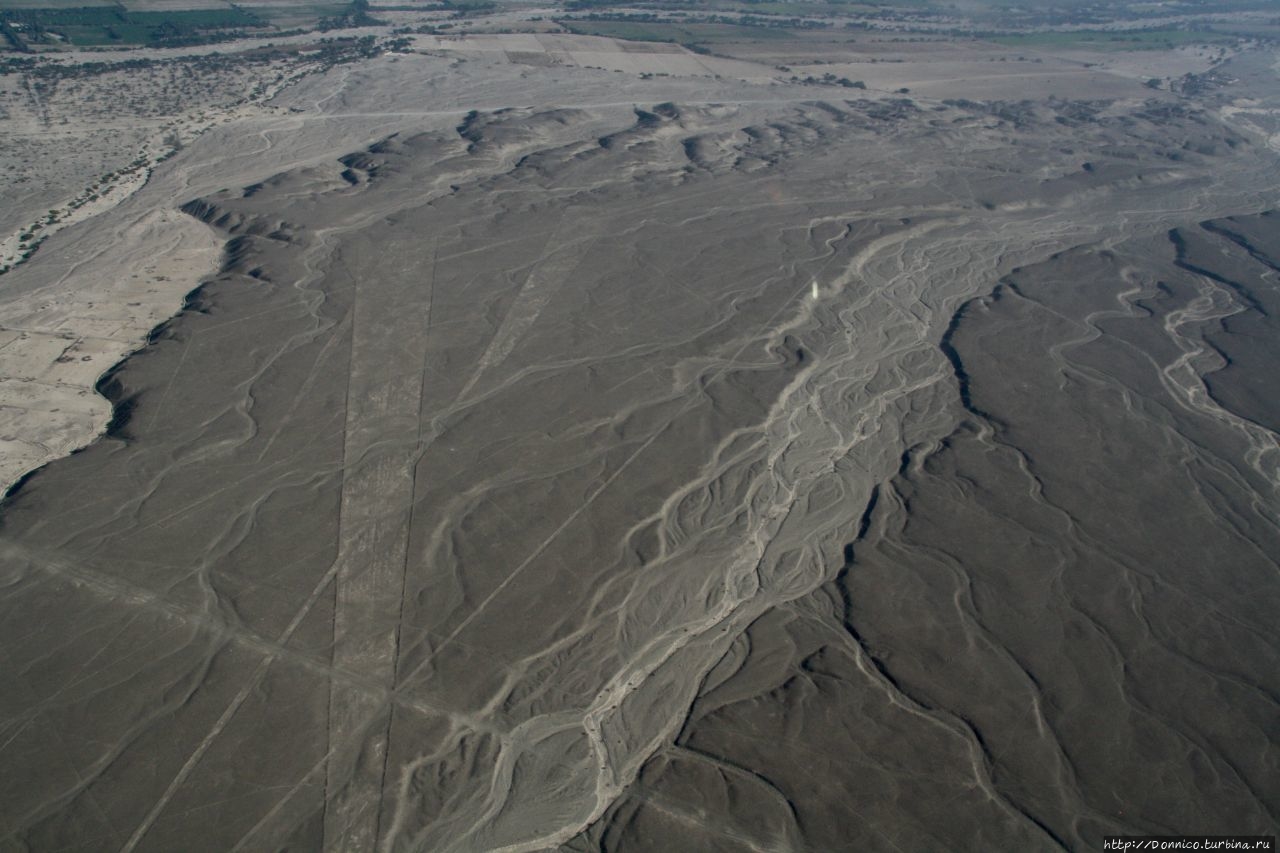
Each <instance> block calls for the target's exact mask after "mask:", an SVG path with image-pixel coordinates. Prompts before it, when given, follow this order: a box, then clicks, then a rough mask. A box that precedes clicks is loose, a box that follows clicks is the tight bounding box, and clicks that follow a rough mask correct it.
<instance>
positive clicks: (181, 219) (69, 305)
mask: <svg viewBox="0 0 1280 853" xmlns="http://www.w3.org/2000/svg"><path fill="white" fill-rule="evenodd" d="M221 251H222V243H221V242H220V241H219V240H217V239H216V238H215V236H214V234H213V232H212V231H211V230H210V229H209V228H207V227H206V226H205V225H203V224H202V223H200V222H197V221H195V220H194V219H192V218H191V217H189V216H186V215H185V214H183V213H180V212H179V211H177V210H171V209H157V210H152V211H150V212H147V213H144V214H143V215H141V216H140V217H138V218H137V219H136V220H134V221H133V222H131V223H128V224H127V225H125V226H124V227H121V228H120V229H119V231H118V232H117V233H116V234H115V235H114V239H113V240H111V241H110V242H108V243H107V245H106V246H105V247H104V248H103V249H102V250H101V251H99V252H97V253H96V254H95V255H93V256H92V258H91V260H90V261H89V262H86V263H81V264H79V265H77V266H76V267H74V268H73V270H72V271H71V273H70V274H68V275H66V276H64V277H62V278H61V279H59V280H58V281H56V282H53V283H51V284H49V285H46V286H45V287H41V288H39V289H36V290H34V291H33V292H31V293H28V294H24V295H23V296H21V297H19V298H17V299H14V300H13V301H10V302H8V303H7V304H3V305H0V335H2V337H0V341H2V342H3V345H2V346H0V482H2V483H3V484H4V485H5V486H6V487H7V486H9V485H11V484H13V483H14V482H16V481H17V480H18V479H19V478H20V477H22V475H23V474H25V473H27V472H28V471H31V470H33V469H35V468H38V467H39V466H41V465H43V464H45V463H46V462H49V461H50V460H52V459H56V458H58V457H61V456H66V455H67V454H69V453H71V452H73V451H75V450H77V449H79V448H81V447H84V446H85V445H87V444H89V443H91V442H92V441H93V440H95V439H96V438H97V437H98V436H99V435H101V434H102V431H103V429H105V427H106V425H107V423H108V421H109V420H110V418H111V404H110V403H108V402H107V400H106V399H105V398H103V397H102V396H100V395H99V394H97V393H96V392H95V391H94V386H95V385H96V384H97V382H98V379H99V377H100V376H102V374H103V373H104V372H105V371H107V370H108V369H109V368H110V367H111V366H112V365H114V364H116V363H117V362H118V361H120V360H121V359H122V358H124V357H125V356H126V355H128V354H129V353H130V352H132V351H133V350H136V349H137V348H138V347H140V346H141V345H142V344H143V343H144V342H145V340H146V337H147V334H148V332H150V331H151V329H153V328H154V327H155V326H156V325H158V324H159V323H162V322H163V321H164V320H165V319H167V318H168V317H169V316H171V315H172V314H173V309H174V307H175V305H174V297H175V293H174V290H175V285H176V286H177V288H178V289H184V290H189V289H191V288H193V287H195V286H196V283H197V282H198V281H200V279H201V278H203V277H204V276H206V275H208V274H210V273H211V272H213V271H214V269H215V268H216V265H217V262H218V258H219V257H220V255H221Z"/></svg>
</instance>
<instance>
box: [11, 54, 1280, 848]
mask: <svg viewBox="0 0 1280 853" xmlns="http://www.w3.org/2000/svg"><path fill="white" fill-rule="evenodd" d="M1236 61H1237V62H1239V63H1241V65H1240V68H1239V71H1238V72H1237V77H1238V79H1239V80H1242V81H1244V82H1243V83H1241V84H1240V85H1252V84H1251V83H1250V81H1261V82H1259V83H1257V86H1258V91H1257V92H1254V91H1253V90H1250V94H1253V95H1254V96H1255V98H1257V99H1258V100H1254V101H1253V102H1251V103H1252V104H1253V107H1252V108H1253V109H1256V110H1261V109H1262V108H1263V107H1264V106H1266V104H1265V103H1264V99H1265V97H1266V95H1265V92H1266V91H1267V89H1266V86H1267V85H1270V84H1271V83H1273V82H1274V68H1273V66H1271V65H1270V64H1268V63H1270V62H1273V61H1274V60H1273V59H1266V60H1265V61H1263V60H1261V59H1258V58H1257V57H1254V58H1252V59H1251V58H1250V57H1242V58H1241V59H1239V60H1236ZM1248 62H1253V63H1254V64H1252V65H1248V64H1246V63H1248ZM1268 75H1271V76H1270V77H1269V76H1268ZM1268 81H1270V82H1268ZM446 83H447V84H448V85H444V84H446ZM619 87H622V88H621V89H619ZM1126 87H1127V88H1126ZM1113 90H1114V91H1113ZM966 91H967V92H968V94H965V93H964V92H953V93H951V94H953V95H955V97H948V98H947V99H946V100H945V101H943V100H933V99H929V98H918V99H913V98H911V97H909V96H897V95H894V96H890V95H887V94H883V93H857V92H851V91H849V90H846V89H832V88H830V87H823V88H817V87H795V86H785V85H774V84H768V83H765V82H760V81H754V82H746V81H735V80H731V79H729V78H727V77H724V78H721V79H716V78H712V77H697V78H694V77H689V78H676V77H673V78H670V79H664V80H660V81H652V80H646V81H643V83H642V82H641V81H639V80H636V79H631V78H627V82H623V83H618V82H617V78H615V75H614V73H613V72H604V71H594V70H591V69H585V68H555V69H552V70H550V71H546V70H541V71H539V72H538V73H537V74H534V73H531V72H530V71H528V69H523V70H521V67H520V66H518V65H512V64H505V65H504V64H501V63H497V62H495V61H493V60H491V59H486V58H485V57H483V56H475V57H471V58H465V61H460V57H458V56H454V55H448V56H415V57H406V58H403V59H399V60H398V61H396V62H392V61H389V60H386V59H384V60H378V61H376V62H374V63H371V64H370V66H368V67H363V66H357V67H353V68H341V69H335V70H334V71H333V72H331V73H329V74H327V75H325V76H323V77H317V78H314V79H312V80H308V81H306V82H304V83H303V84H300V85H299V86H297V87H295V88H293V89H290V90H289V91H288V92H286V93H285V94H284V95H282V96H280V101H279V103H280V104H281V105H283V106H286V107H287V106H290V105H293V106H295V107H297V109H298V110H299V112H298V113H296V114H289V115H287V116H281V117H274V118H269V119H267V118H263V119H257V120H256V121H259V122H261V124H258V125H251V124H249V123H248V122H249V121H250V120H248V119H246V120H244V121H243V122H241V123H240V124H237V125H228V126H227V127H226V128H225V129H219V130H214V131H211V132H209V133H207V134H205V136H203V137H201V139H200V140H198V141H197V142H196V143H194V144H193V145H192V146H191V147H190V148H189V149H188V150H187V151H185V152H184V153H183V154H182V155H181V156H180V157H178V158H175V159H174V160H173V161H171V163H169V164H166V166H165V168H164V169H162V170H159V171H158V172H157V174H156V176H155V178H154V181H153V183H149V184H148V187H147V188H146V189H145V190H143V191H141V192H140V193H138V194H136V195H135V196H134V197H132V198H131V199H130V201H129V202H128V203H127V205H133V207H129V206H125V207H122V211H123V212H122V213H121V214H120V215H121V216H124V215H126V214H128V213H129V211H131V210H134V211H138V215H141V213H142V212H143V211H145V210H146V209H147V207H146V205H148V204H151V205H159V204H160V201H159V200H160V199H163V198H172V199H175V200H181V201H183V202H185V204H184V205H183V207H182V211H183V215H182V216H181V219H182V221H183V222H184V223H185V224H184V225H183V226H181V227H185V228H195V227H198V228H199V229H204V231H203V232H202V233H206V238H208V235H213V236H214V237H216V239H217V240H218V241H220V242H221V243H222V244H223V254H222V260H221V262H220V266H219V269H218V271H217V272H216V273H215V274H212V275H211V276H209V277H208V278H207V279H206V280H205V281H204V282H203V283H202V284H200V286H199V287H198V289H196V290H194V291H193V292H191V293H190V295H189V296H188V297H187V302H186V306H185V308H184V309H183V310H182V311H181V313H179V314H178V315H177V316H176V317H174V318H173V319H172V320H170V321H168V322H166V323H164V324H163V325H162V326H160V327H159V328H157V329H156V330H155V331H154V332H153V333H152V334H151V335H150V338H149V342H148V343H147V345H146V346H145V347H144V348H143V349H141V350H140V351H139V352H138V353H137V354H135V355H133V356H132V357H130V358H128V359H126V360H125V361H123V362H122V363H121V364H120V365H119V366H118V367H117V368H115V369H114V370H112V371H111V372H110V373H109V374H108V376H107V377H106V378H105V379H104V380H103V382H102V383H101V384H100V386H99V387H100V389H101V390H102V391H103V392H104V393H105V394H106V395H107V397H108V398H109V399H110V400H111V402H112V403H113V404H114V406H115V409H114V411H115V415H114V420H113V422H112V424H111V427H110V429H109V431H108V433H107V435H106V436H105V437H103V438H102V439H101V440H99V441H97V442H96V443H94V444H92V445H91V446H89V447H87V448H85V449H84V450H82V451H80V452H78V453H76V454H74V455H73V456H70V457H68V458H64V459H61V460H58V461H55V462H52V463H50V464H49V465H47V466H45V467H44V468H42V469H40V470H39V471H37V472H36V473H35V474H33V475H32V476H30V477H28V478H27V479H26V480H25V481H24V482H23V483H22V484H21V485H20V486H19V487H18V488H17V489H15V490H14V491H13V493H11V495H10V496H9V498H8V499H7V501H6V503H5V505H4V507H3V516H2V518H0V523H2V526H0V647H3V648H4V649H5V654H4V655H3V656H0V684H6V685H9V687H8V688H7V689H5V690H0V763H2V765H3V767H4V768H5V771H4V773H2V774H0V827H3V832H4V833H7V834H5V835H3V836H2V837H0V849H3V850H6V851H7V850H9V849H13V850H122V851H133V850H139V851H141V850H155V851H172V850H245V851H255V850H276V849H296V850H315V849H322V848H324V849H331V850H375V849H378V850H397V851H400V850H423V851H479V850H510V851H536V850H556V849H558V850H564V851H582V852H583V853H585V851H595V850H610V851H615V850H616V851H672V850H690V851H692V850H697V851H713V850H721V851H746V850H755V851H763V850H796V851H833V850H850V851H879V850H885V851H892V850H912V851H931V850H1056V849H1072V850H1083V849H1098V845H1099V844H1100V839H1101V837H1102V836H1103V835H1107V834H1119V833H1178V832H1207V833H1227V832H1232V833H1251V834H1262V833H1274V832H1275V831H1276V826H1277V823H1276V815H1277V813H1278V812H1280V802H1277V791H1280V785H1277V781H1278V780H1277V768H1276V751H1275V739H1276V734H1277V733H1276V719H1277V716H1276V712H1277V698H1276V697H1277V692H1278V691H1280V683H1278V682H1277V673H1280V665H1278V664H1280V655H1278V654H1277V639H1276V634H1275V631H1274V617H1275V614H1276V612H1277V606H1278V605H1280V582H1278V581H1277V571H1276V570H1277V555H1280V516H1278V510H1277V508H1278V507H1280V494H1278V491H1280V446H1278V445H1277V429H1278V428H1280V405H1278V404H1277V400H1280V393H1278V392H1280V387H1278V386H1280V381H1278V380H1277V377H1278V376H1280V371H1277V370H1276V369H1275V367H1276V364H1277V355H1278V352H1277V348H1278V347H1280V343H1278V342H1280V335H1277V331H1280V330H1277V328H1276V322H1277V321H1276V317H1277V316H1280V315H1278V314H1277V309H1278V308H1280V290H1278V288H1280V279H1278V276H1280V214H1277V213H1275V212H1274V211H1275V210H1276V209H1277V207H1280V204H1278V203H1277V202H1278V196H1277V189H1278V188H1280V169H1278V168H1277V159H1276V156H1277V155H1276V152H1275V151H1273V150H1271V149H1269V148H1268V146H1267V144H1266V143H1267V140H1266V137H1265V135H1264V134H1260V133H1256V132H1246V131H1244V130H1241V128H1240V126H1239V125H1232V124H1228V123H1224V121H1223V120H1222V119H1221V118H1220V116H1219V112H1218V111H1217V109H1216V106H1215V104H1216V102H1209V101H1205V102H1203V103H1198V102H1193V101H1188V100H1184V99H1178V98H1174V97H1172V96H1168V95H1167V94H1155V93H1152V92H1150V91H1147V90H1145V89H1144V88H1143V87H1142V86H1141V85H1140V84H1139V83H1137V82H1135V81H1131V80H1129V81H1122V80H1120V78H1116V79H1115V80H1113V81H1109V82H1108V83H1107V95H1106V97H1107V100H1105V101H1103V100H1099V99H1096V98H1092V97H1089V96H1088V93H1087V92H1084V93H1081V94H1080V97H1074V98H1071V99H1068V98H1066V97H1062V96H1060V97H1055V98H1052V99H1050V98H1041V99H1037V100H1032V101H1022V102H1009V101H1000V102H995V101H984V100H983V99H982V97H981V89H980V87H978V88H974V89H972V90H966ZM1116 91H1123V92H1128V94H1127V96H1126V97H1123V98H1117V97H1116V94H1115V92H1116ZM861 94H866V95H867V96H866V97H865V98H851V97H848V96H849V95H861ZM1061 94H1062V95H1065V94H1068V93H1065V92H1064V93H1061ZM219 146H222V147H221V148H220V147H219ZM147 193H152V195H150V196H148V195H147ZM148 199H151V200H150V201H148ZM201 223H203V224H201ZM174 227H178V226H174ZM76 228H78V229H82V231H83V232H84V234H85V236H84V237H82V238H78V239H79V242H72V241H70V240H68V241H67V242H66V244H65V247H64V248H59V245H54V244H52V243H51V245H50V246H49V247H48V250H47V255H48V256H47V257H46V258H44V259H43V260H42V261H41V264H42V265H43V266H41V267H36V265H35V264H32V265H31V269H30V270H27V269H25V268H24V269H23V270H20V271H19V272H18V273H17V274H15V275H13V276H12V277H11V278H12V281H13V282H14V283H15V284H14V285H13V287H14V288H16V289H15V290H11V291H10V292H9V293H8V295H7V296H6V298H7V299H9V300H10V301H12V300H15V299H31V298H33V297H32V294H39V293H42V292H45V291H44V290H42V289H45V288H56V287H57V286H59V284H60V283H65V280H66V279H65V276H64V277H62V278H59V277H58V275H57V271H58V270H59V269H63V268H64V267H60V266H59V265H60V264H62V265H65V266H66V267H75V266H76V265H77V264H80V263H83V260H81V261H76V260H75V258H76V257H77V255H76V252H77V251H84V250H85V249H84V247H91V246H93V245H94V244H93V242H92V240H93V239H94V238H93V235H94V234H102V233H106V232H104V231H102V230H101V229H100V228H99V230H98V231H94V230H93V228H92V227H90V224H89V223H86V224H82V225H80V226H76ZM74 231H75V229H68V232H67V233H68V234H73V236H74V233H73V232H74ZM101 239H102V240H103V241H104V242H103V244H101V245H99V247H98V249H97V250H98V251H100V252H103V253H107V254H106V255H105V256H106V257H114V256H113V255H111V254H110V253H111V252H115V251H117V248H114V245H115V244H110V245H108V243H110V241H109V240H108V239H107V238H105V237H104V238H101ZM77 247H80V248H77ZM120 263H121V264H122V265H124V266H127V265H128V261H127V260H122V261H120ZM192 286H194V284H193V285H192ZM24 304H25V303H24ZM3 309H4V304H3V303H0V310H3Z"/></svg>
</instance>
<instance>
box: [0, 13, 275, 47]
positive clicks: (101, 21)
mask: <svg viewBox="0 0 1280 853" xmlns="http://www.w3.org/2000/svg"><path fill="white" fill-rule="evenodd" d="M0 20H3V21H5V22H6V23H8V24H9V25H10V26H11V27H13V28H14V29H15V30H19V31H20V32H22V33H23V35H24V37H26V38H27V40H28V41H29V42H32V43H37V44H38V43H47V42H51V41H56V38H55V37H57V36H61V37H62V38H64V39H66V40H67V41H68V42H70V43H71V44H74V45H82V46H93V45H110V44H119V45H128V44H166V43H169V44H172V43H179V44H181V43H192V42H198V41H202V40H207V39H208V37H209V35H210V34H212V33H216V31H218V30H241V29H245V28H253V27H261V26H265V25H266V22H265V21H264V20H263V19H262V18H259V17H258V16H257V15H254V14H253V13H251V12H248V11H246V10H244V9H242V8H239V7H232V8H228V7H226V6H223V7H221V8H216V9H175V10H172V11H130V10H128V9H126V8H125V7H124V6H121V5H114V6H84V5H81V6H62V7H51V6H45V7H42V8H35V9H33V8H0Z"/></svg>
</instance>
